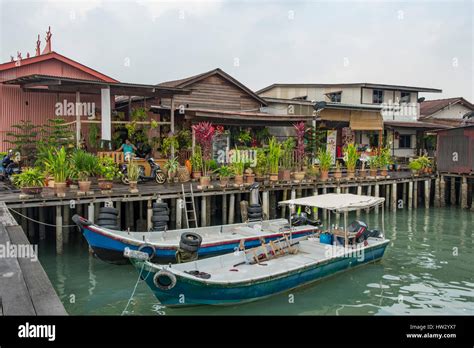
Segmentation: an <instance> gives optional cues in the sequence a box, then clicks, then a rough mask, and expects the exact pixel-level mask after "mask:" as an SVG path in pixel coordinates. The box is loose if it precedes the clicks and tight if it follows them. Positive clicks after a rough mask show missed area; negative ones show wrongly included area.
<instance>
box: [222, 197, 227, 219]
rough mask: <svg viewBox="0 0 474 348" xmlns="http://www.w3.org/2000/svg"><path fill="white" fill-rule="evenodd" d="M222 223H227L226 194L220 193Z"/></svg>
mask: <svg viewBox="0 0 474 348" xmlns="http://www.w3.org/2000/svg"><path fill="white" fill-rule="evenodd" d="M222 224H223V225H227V195H226V194H225V193H224V194H222Z"/></svg>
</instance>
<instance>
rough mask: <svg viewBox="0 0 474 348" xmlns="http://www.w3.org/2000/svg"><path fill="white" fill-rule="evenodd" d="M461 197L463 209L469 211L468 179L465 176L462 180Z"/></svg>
mask: <svg viewBox="0 0 474 348" xmlns="http://www.w3.org/2000/svg"><path fill="white" fill-rule="evenodd" d="M460 196H461V208H462V209H467V178H466V177H465V176H463V177H462V178H461V191H460Z"/></svg>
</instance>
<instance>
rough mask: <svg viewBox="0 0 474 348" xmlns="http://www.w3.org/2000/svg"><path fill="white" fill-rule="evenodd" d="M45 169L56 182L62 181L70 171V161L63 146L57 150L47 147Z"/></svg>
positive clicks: (64, 180)
mask: <svg viewBox="0 0 474 348" xmlns="http://www.w3.org/2000/svg"><path fill="white" fill-rule="evenodd" d="M44 164H45V167H46V171H47V172H48V173H50V174H51V175H52V176H53V178H54V181H55V182H56V183H64V182H66V180H67V179H68V178H69V176H70V175H71V173H72V170H71V161H70V158H69V156H68V154H67V152H66V149H65V148H64V146H61V148H60V149H59V150H57V149H53V148H51V149H49V151H48V154H47V156H46V158H45V162H44Z"/></svg>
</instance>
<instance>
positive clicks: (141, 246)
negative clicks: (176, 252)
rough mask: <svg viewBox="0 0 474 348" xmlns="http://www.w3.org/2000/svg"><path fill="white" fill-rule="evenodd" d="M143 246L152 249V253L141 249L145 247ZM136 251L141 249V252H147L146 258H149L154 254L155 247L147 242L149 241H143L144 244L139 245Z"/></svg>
mask: <svg viewBox="0 0 474 348" xmlns="http://www.w3.org/2000/svg"><path fill="white" fill-rule="evenodd" d="M145 248H150V249H151V251H152V254H150V253H148V252H146V251H143V249H145ZM138 251H141V252H143V253H147V254H148V260H151V259H152V258H153V257H155V255H156V248H155V247H154V246H153V245H152V244H149V243H145V244H142V245H140V246H139V247H138Z"/></svg>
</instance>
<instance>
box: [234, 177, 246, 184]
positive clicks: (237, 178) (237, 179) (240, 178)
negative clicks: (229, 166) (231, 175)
mask: <svg viewBox="0 0 474 348" xmlns="http://www.w3.org/2000/svg"><path fill="white" fill-rule="evenodd" d="M234 181H235V183H236V184H237V185H242V184H243V183H244V176H243V175H236V176H235V179H234Z"/></svg>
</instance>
